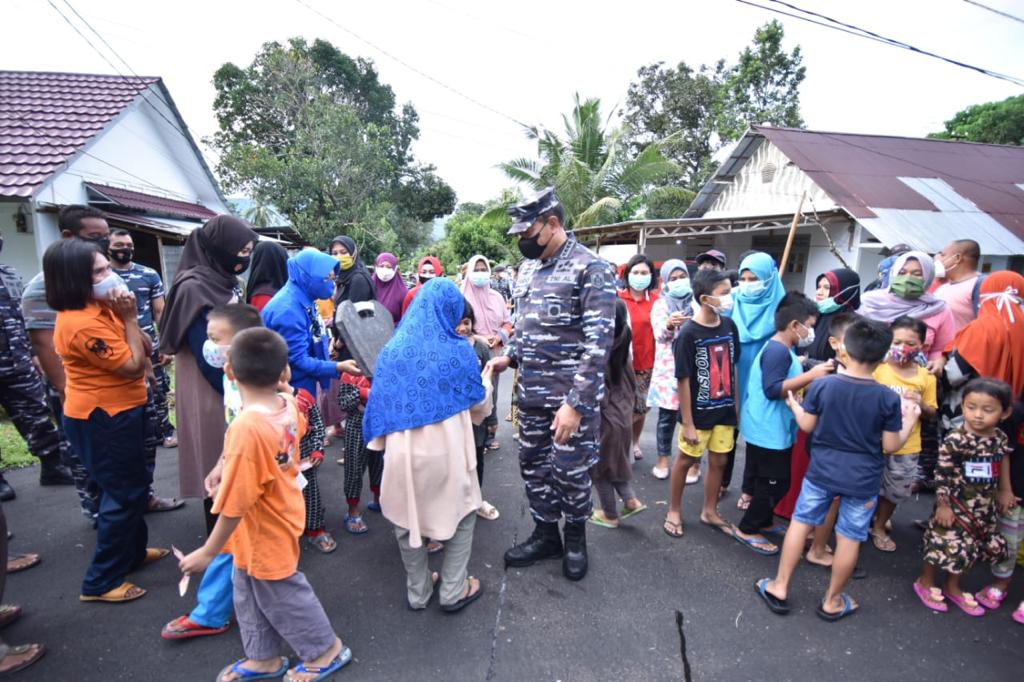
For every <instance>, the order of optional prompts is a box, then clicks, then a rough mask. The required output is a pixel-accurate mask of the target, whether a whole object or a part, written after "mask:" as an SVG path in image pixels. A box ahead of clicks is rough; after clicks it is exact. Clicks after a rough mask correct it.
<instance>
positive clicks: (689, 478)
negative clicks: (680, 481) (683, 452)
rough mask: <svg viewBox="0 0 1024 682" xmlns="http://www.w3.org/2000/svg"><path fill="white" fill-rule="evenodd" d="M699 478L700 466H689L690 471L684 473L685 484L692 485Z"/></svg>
mask: <svg viewBox="0 0 1024 682" xmlns="http://www.w3.org/2000/svg"><path fill="white" fill-rule="evenodd" d="M699 480H700V467H690V471H689V473H688V474H686V485H693V484H694V483H696V482H697V481H699Z"/></svg>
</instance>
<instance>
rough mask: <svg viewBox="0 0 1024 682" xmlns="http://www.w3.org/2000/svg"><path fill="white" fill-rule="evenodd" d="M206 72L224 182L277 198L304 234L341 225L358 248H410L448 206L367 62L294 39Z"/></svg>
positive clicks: (450, 199)
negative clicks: (210, 77) (242, 63)
mask: <svg viewBox="0 0 1024 682" xmlns="http://www.w3.org/2000/svg"><path fill="white" fill-rule="evenodd" d="M213 82H214V86H215V87H216V89H217V97H216V99H215V101H214V111H215V113H216V116H217V120H218V124H219V130H218V132H217V133H215V134H214V136H213V138H212V144H213V146H214V147H215V148H216V149H217V150H218V151H219V152H220V155H221V159H220V164H219V166H218V171H219V174H220V176H221V178H222V180H223V181H224V183H225V185H226V186H227V187H228V188H230V189H232V190H241V191H244V192H246V193H248V194H250V195H251V196H252V197H253V198H254V199H256V200H257V201H259V202H262V203H271V204H273V205H274V206H276V207H278V208H279V209H280V210H281V211H282V212H283V213H284V214H285V215H286V216H287V217H288V219H289V220H290V221H291V222H292V224H293V225H295V227H296V229H297V230H298V231H299V233H300V234H302V236H303V237H304V238H306V239H307V240H308V241H309V242H310V243H312V244H315V245H320V246H325V245H326V243H327V242H328V241H329V239H330V238H331V236H333V235H335V234H338V233H342V232H347V233H349V234H351V236H352V237H353V238H354V239H356V241H357V242H358V243H359V246H360V248H361V249H362V250H363V251H364V252H365V253H367V254H372V253H374V252H376V251H380V250H382V249H383V248H389V249H392V250H397V251H398V252H399V253H411V252H412V251H414V250H415V249H416V248H418V247H419V246H420V245H421V244H424V243H426V242H427V241H428V240H429V238H430V229H431V226H430V222H431V221H432V220H433V219H434V218H437V217H440V216H442V215H446V214H448V213H450V212H451V211H452V209H453V208H454V206H455V193H454V191H453V190H452V189H451V187H449V186H448V185H447V184H446V183H445V182H444V181H443V180H441V179H440V178H439V177H437V175H436V174H435V173H434V170H435V169H434V168H433V167H432V166H429V165H424V164H420V163H417V162H416V161H415V159H414V158H413V156H412V154H411V152H410V146H411V144H412V142H413V141H414V140H415V139H416V138H417V137H418V136H419V128H418V125H417V122H418V116H417V114H416V111H415V109H414V108H413V107H412V105H411V104H405V105H404V106H402V107H401V108H400V109H399V108H397V107H396V102H395V96H394V93H393V91H392V90H391V88H390V87H389V86H387V85H385V84H383V83H381V82H380V80H379V78H378V76H377V73H376V71H375V70H374V68H373V64H372V63H371V62H369V61H367V60H364V59H352V58H351V57H349V56H347V55H345V54H343V53H342V52H340V51H339V50H338V49H337V48H335V47H334V46H333V45H331V44H330V43H327V42H325V41H322V40H317V41H314V42H313V44H312V45H310V44H308V43H306V41H304V40H303V39H301V38H293V39H291V40H290V41H288V42H287V43H286V44H283V45H282V44H281V43H277V42H270V43H266V44H264V45H263V48H262V49H261V50H260V52H259V53H258V54H257V55H256V57H255V59H254V60H253V62H252V63H251V64H250V65H249V66H247V67H245V68H241V67H239V66H236V65H234V64H230V63H229V64H225V65H223V66H222V67H221V68H220V69H218V70H217V72H216V73H215V74H214V79H213Z"/></svg>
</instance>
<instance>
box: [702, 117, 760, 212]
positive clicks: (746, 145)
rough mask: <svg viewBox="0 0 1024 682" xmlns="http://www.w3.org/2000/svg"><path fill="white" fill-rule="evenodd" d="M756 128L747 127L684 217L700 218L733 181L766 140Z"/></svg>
mask: <svg viewBox="0 0 1024 682" xmlns="http://www.w3.org/2000/svg"><path fill="white" fill-rule="evenodd" d="M764 139H765V138H764V136H763V135H761V134H760V133H759V132H758V131H757V130H756V129H755V128H753V127H750V128H747V131H746V132H745V133H743V137H741V138H740V139H739V141H738V142H737V143H736V147H735V148H734V149H733V150H732V152H731V153H730V154H729V158H727V159H726V160H725V161H723V162H722V163H721V164H720V165H719V166H718V169H717V170H716V171H715V174H714V175H712V176H711V178H710V179H708V181H707V182H705V183H704V186H703V187H701V188H700V191H699V192H697V196H695V197H694V198H693V201H692V202H690V206H689V207H688V208H687V209H686V212H685V213H683V217H684V218H699V217H701V216H703V215H704V213H705V212H706V211H707V210H708V208H709V207H710V206H711V204H712V203H714V200H715V199H716V198H717V197H718V195H719V194H721V192H722V189H723V186H724V185H725V184H727V183H729V182H731V181H732V178H734V177H735V176H736V173H738V172H739V170H740V168H742V167H743V165H744V164H745V163H746V162H747V160H749V159H750V157H751V156H752V155H753V153H754V152H755V151H757V148H758V147H759V146H760V145H761V142H763V141H764Z"/></svg>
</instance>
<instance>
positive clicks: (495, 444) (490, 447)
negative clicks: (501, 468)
mask: <svg viewBox="0 0 1024 682" xmlns="http://www.w3.org/2000/svg"><path fill="white" fill-rule="evenodd" d="M487 449H488V450H491V451H492V452H493V451H494V450H501V443H499V442H498V441H497V440H492V441H491V442H490V443H489V444H488V445H487Z"/></svg>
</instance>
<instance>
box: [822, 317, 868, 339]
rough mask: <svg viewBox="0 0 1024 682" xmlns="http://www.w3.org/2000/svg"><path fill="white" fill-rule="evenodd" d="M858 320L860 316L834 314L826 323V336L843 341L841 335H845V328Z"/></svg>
mask: <svg viewBox="0 0 1024 682" xmlns="http://www.w3.org/2000/svg"><path fill="white" fill-rule="evenodd" d="M859 319H860V315H858V314H857V313H851V312H843V313H836V314H835V315H833V316H832V318H831V319H829V321H828V335H829V336H831V337H832V338H835V339H839V340H840V341H842V340H843V335H844V334H846V330H847V328H849V326H850V325H851V324H853V323H854V322H856V321H857V320H859Z"/></svg>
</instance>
